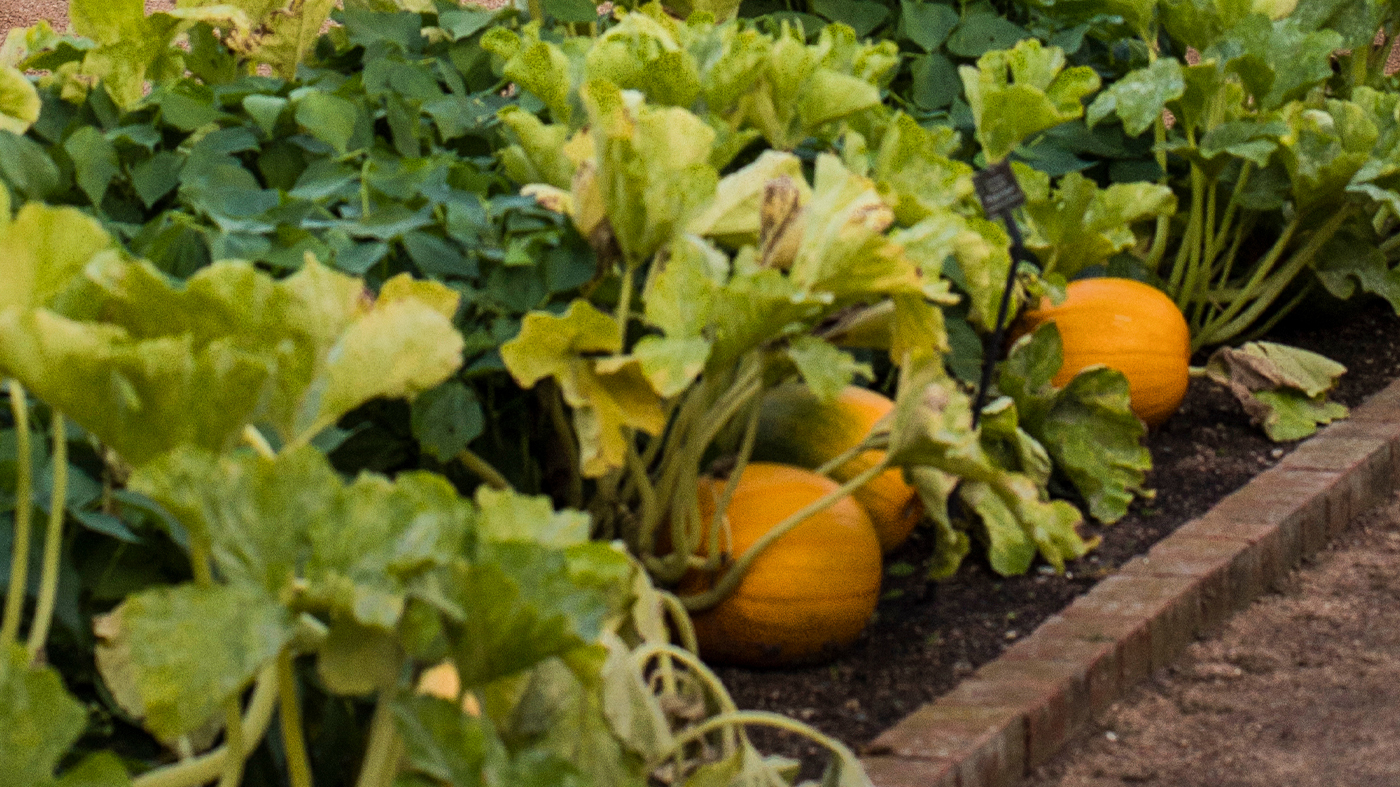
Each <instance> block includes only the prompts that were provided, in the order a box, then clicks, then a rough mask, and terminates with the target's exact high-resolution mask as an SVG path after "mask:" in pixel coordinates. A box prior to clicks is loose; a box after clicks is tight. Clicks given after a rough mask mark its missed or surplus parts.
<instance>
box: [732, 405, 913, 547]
mask: <svg viewBox="0 0 1400 787" xmlns="http://www.w3.org/2000/svg"><path fill="white" fill-rule="evenodd" d="M761 408H762V409H761V411H760V413H759V421H758V438H757V439H756V440H755V441H754V452H753V458H754V459H758V460H762V461H771V462H781V463H784V464H790V465H796V466H798V467H805V468H808V469H816V468H818V467H821V466H822V465H824V464H826V463H827V462H828V461H829V460H831V459H833V458H835V457H837V456H840V455H841V454H843V453H845V452H846V451H849V450H850V449H851V448H854V447H855V446H857V445H859V444H860V441H862V440H864V439H865V437H866V435H868V434H869V433H870V430H871V428H872V427H874V426H875V422H876V421H879V420H880V419H881V418H883V417H884V416H885V414H887V413H889V412H890V411H891V410H893V409H894V402H892V401H890V399H889V398H887V397H885V396H882V395H881V394H879V393H876V392H875V391H871V390H869V389H867V388H861V387H859V386H854V385H852V386H847V387H846V389H845V390H843V391H842V392H841V394H840V395H839V396H837V397H836V399H835V401H831V402H823V401H821V400H819V399H818V398H817V397H816V395H815V394H813V393H812V392H811V390H809V389H808V388H807V386H805V385H801V384H798V383H789V384H786V385H780V386H778V387H777V388H774V389H773V390H772V391H769V392H768V394H767V395H765V396H764V398H763V403H762V405H761ZM884 458H885V452H884V451H865V452H862V453H860V454H858V455H856V456H855V457H854V458H852V459H851V460H849V461H847V462H846V463H845V464H842V465H841V466H840V467H838V468H836V469H835V470H832V471H831V477H832V478H834V479H836V480H837V481H840V482H843V483H844V482H846V481H849V480H851V479H852V478H855V477H856V476H857V475H859V474H861V473H863V472H865V471H866V470H868V469H870V468H871V467H873V466H874V465H875V464H877V463H879V462H881V461H883V460H884ZM852 497H854V498H855V499H856V502H857V503H860V505H861V507H862V508H864V509H865V512H866V513H867V514H869V515H870V520H871V522H873V523H874V525H875V534H876V535H877V536H879V538H880V549H881V551H883V552H890V551H891V550H893V549H895V548H896V547H898V546H899V545H900V544H903V543H904V540H905V539H907V538H908V537H909V534H910V533H911V532H913V530H914V526H915V525H917V524H918V523H919V520H920V519H922V518H923V514H924V509H923V505H922V503H921V501H920V500H919V496H918V492H917V491H916V490H915V489H914V487H912V486H910V485H909V484H906V483H905V482H904V474H903V473H902V472H901V471H900V469H899V468H897V467H896V468H891V469H889V470H886V471H885V472H883V473H881V474H879V475H877V476H875V477H874V478H872V479H870V480H869V481H867V482H865V483H864V484H862V485H861V486H860V488H858V489H856V491H855V492H854V493H853V494H852Z"/></svg>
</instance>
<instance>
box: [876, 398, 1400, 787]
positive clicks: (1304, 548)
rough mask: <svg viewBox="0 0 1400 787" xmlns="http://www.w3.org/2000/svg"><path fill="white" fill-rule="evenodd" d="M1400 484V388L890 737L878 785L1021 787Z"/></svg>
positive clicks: (1132, 565) (880, 748)
mask: <svg viewBox="0 0 1400 787" xmlns="http://www.w3.org/2000/svg"><path fill="white" fill-rule="evenodd" d="M1398 487H1400V380H1397V381H1395V382H1392V383H1391V384H1390V385H1389V386H1387V387H1386V388H1384V389H1383V390H1381V391H1380V392H1379V393H1376V394H1375V395H1373V396H1372V397H1371V398H1370V399H1368V400H1366V402H1365V403H1364V404H1362V405H1361V406H1359V407H1357V408H1355V409H1354V410H1353V411H1352V414H1351V418H1350V419H1348V420H1345V421H1339V422H1337V423H1335V424H1332V425H1330V426H1328V427H1327V428H1325V429H1323V430H1322V431H1320V432H1319V433H1318V434H1317V435H1315V436H1313V437H1312V438H1310V439H1308V440H1307V441H1305V442H1303V443H1302V444H1301V445H1299V446H1298V447H1297V448H1296V449H1294V450H1293V451H1292V452H1291V453H1289V454H1288V455H1287V456H1286V457H1284V458H1283V460H1282V461H1280V462H1279V463H1278V464H1277V465H1275V466H1274V467H1271V468H1269V469H1268V470H1265V471H1264V472H1262V473H1260V474H1259V475H1258V476H1256V477H1255V478H1254V479H1253V480H1252V481H1250V482H1249V483H1248V484H1246V485H1245V486H1244V487H1242V488H1241V489H1239V490H1237V491H1235V492H1233V493H1232V494H1230V495H1229V496H1228V497H1226V498H1224V499H1223V500H1221V501H1220V502H1219V503H1217V504H1216V505H1215V507H1213V508H1211V510H1209V511H1207V512H1206V513H1205V514H1204V515H1202V516H1201V517H1199V518H1197V519H1194V520H1191V521H1190V522H1187V523H1186V524H1184V525H1182V526H1181V527H1179V528H1177V530H1176V531H1175V532H1173V533H1172V534H1170V535H1168V536H1167V537H1166V538H1164V539H1162V540H1161V541H1159V542H1157V544H1156V545H1155V546H1153V547H1152V548H1151V549H1150V550H1148V552H1147V554H1145V555H1140V556H1138V557H1135V558H1133V559H1132V560H1130V561H1128V562H1127V563H1126V564H1124V565H1123V566H1122V567H1121V568H1120V569H1119V570H1118V571H1116V572H1115V573H1114V574H1113V575H1112V576H1109V577H1108V578H1106V579H1104V580H1103V581H1101V582H1099V583H1098V584H1097V585H1095V586H1094V588H1093V589H1091V590H1090V591H1089V592H1088V593H1086V594H1085V595H1083V596H1080V597H1079V598H1078V599H1076V600H1075V601H1074V602H1073V603H1072V604H1070V605H1069V606H1068V607H1066V608H1065V609H1063V610H1061V611H1060V613H1059V614H1057V615H1054V616H1052V617H1050V618H1049V619H1048V620H1046V621H1045V622H1044V623H1043V624H1041V625H1040V627H1039V628H1037V629H1036V630H1035V632H1034V633H1032V634H1031V635H1030V636H1028V637H1026V638H1024V639H1022V640H1021V641H1020V642H1018V643H1017V644H1016V645H1014V646H1012V647H1011V648H1008V649H1007V650H1006V651H1005V652H1003V653H1002V654H1001V656H999V657H998V658H996V659H995V660H993V661H991V662H989V663H987V664H985V665H983V666H982V667H981V668H980V669H978V670H977V671H976V672H974V673H973V674H972V675H971V676H969V677H968V678H967V679H966V680H964V681H963V682H962V683H960V684H959V685H958V686H957V687H956V688H954V689H953V690H952V691H951V692H949V693H947V694H945V695H943V696H942V697H940V698H938V699H937V700H935V701H934V702H931V703H928V704H926V705H924V706H923V707H921V708H919V709H918V710H916V711H914V712H913V713H912V714H910V715H908V716H906V717H905V718H904V719H903V720H902V721H900V722H899V723H898V724H896V725H895V726H893V727H891V728H889V729H888V730H885V731H884V732H883V733H881V734H880V736H879V737H878V738H876V739H875V740H874V741H873V742H872V743H871V744H870V745H869V746H867V747H866V748H865V751H864V753H865V755H866V756H865V757H863V758H862V763H863V764H864V765H865V768H866V772H867V773H868V774H869V775H870V778H871V781H873V782H874V783H875V785H876V787H1012V786H1013V785H1016V784H1019V783H1020V782H1021V780H1022V779H1023V778H1024V777H1025V776H1026V774H1028V773H1029V772H1030V770H1031V769H1032V768H1035V767H1036V766H1038V765H1041V764H1044V763H1045V762H1046V761H1047V760H1049V759H1050V758H1051V757H1053V756H1054V755H1055V753H1056V752H1058V751H1059V750H1060V748H1061V747H1063V746H1064V745H1065V744H1066V743H1068V742H1069V741H1070V740H1071V739H1073V738H1074V737H1075V736H1076V735H1077V734H1078V733H1080V732H1082V731H1083V729H1084V728H1085V727H1087V726H1088V724H1089V721H1090V719H1091V718H1092V717H1093V716H1094V715H1096V714H1098V713H1100V712H1101V711H1103V710H1105V709H1107V708H1108V706H1109V705H1111V704H1112V703H1113V702H1114V701H1115V700H1117V699H1118V698H1120V697H1122V696H1123V695H1124V693H1125V692H1126V691H1127V690H1128V689H1129V688H1130V687H1132V686H1133V685H1134V684H1135V683H1137V682H1138V681H1140V680H1142V679H1143V678H1146V677H1147V676H1148V675H1150V674H1152V672H1153V671H1155V670H1156V669H1157V668H1159V667H1162V666H1165V665H1167V664H1169V663H1171V662H1172V661H1173V660H1174V659H1175V658H1176V657H1177V656H1178V655H1180V653H1181V652H1182V650H1184V649H1185V648H1186V646H1187V645H1189V644H1190V643H1191V642H1192V641H1193V640H1195V639H1196V638H1198V637H1199V636H1201V635H1202V634H1204V633H1206V632H1208V631H1210V630H1211V629H1213V628H1215V627H1216V626H1218V625H1219V624H1221V623H1223V622H1224V621H1225V620H1226V619H1227V618H1228V617H1229V616H1230V615H1232V614H1233V613H1235V612H1237V611H1239V610H1241V609H1243V608H1244V607H1246V606H1248V605H1249V603H1250V602H1251V601H1253V600H1254V599H1255V598H1256V597H1258V596H1260V595H1261V594H1263V593H1264V592H1265V591H1266V590H1268V589H1269V587H1270V586H1272V585H1273V584H1274V583H1275V582H1276V581H1278V580H1280V579H1282V578H1283V577H1284V576H1285V575H1286V574H1287V573H1288V572H1289V571H1291V570H1292V569H1293V567H1294V566H1296V565H1297V564H1298V563H1299V562H1300V561H1301V560H1302V559H1303V558H1304V557H1307V556H1308V555H1311V554H1313V553H1314V552H1316V551H1317V550H1318V549H1320V548H1321V547H1322V546H1323V545H1324V544H1326V543H1327V541H1328V540H1329V539H1331V538H1332V537H1333V536H1335V535H1337V534H1338V533H1340V532H1341V531H1342V530H1344V529H1345V528H1346V526H1347V524H1348V523H1349V522H1350V521H1351V519H1352V517H1354V516H1356V515H1358V514H1361V513H1363V512H1365V511H1366V510H1368V509H1370V508H1373V507H1375V506H1377V505H1379V504H1381V503H1383V502H1384V501H1385V500H1386V499H1388V498H1389V496H1390V495H1391V493H1392V492H1393V491H1395V490H1396V489H1397V488H1398Z"/></svg>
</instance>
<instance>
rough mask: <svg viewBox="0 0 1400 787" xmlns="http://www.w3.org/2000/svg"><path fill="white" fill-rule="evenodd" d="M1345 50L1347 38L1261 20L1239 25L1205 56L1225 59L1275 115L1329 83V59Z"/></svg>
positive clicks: (1256, 18)
mask: <svg viewBox="0 0 1400 787" xmlns="http://www.w3.org/2000/svg"><path fill="white" fill-rule="evenodd" d="M1341 47H1342V36H1341V35H1340V34H1339V33H1337V32H1335V31H1333V30H1320V31H1309V30H1306V29H1304V28H1303V27H1302V26H1301V25H1300V24H1299V23H1298V22H1297V21H1296V20H1292V19H1281V20H1279V21H1277V22H1272V21H1270V20H1269V19H1268V18H1267V17H1264V16H1262V15H1256V16H1251V17H1248V18H1246V19H1245V20H1243V21H1242V22H1240V23H1239V24H1238V25H1236V26H1235V27H1234V28H1233V29H1232V30H1230V31H1229V32H1228V33H1227V34H1226V38H1225V40H1224V41H1222V42H1220V43H1217V44H1216V46H1215V47H1213V48H1212V49H1211V50H1208V51H1206V52H1205V53H1204V54H1205V56H1206V57H1207V58H1210V57H1215V56H1220V57H1221V59H1222V60H1225V61H1226V68H1227V69H1228V70H1229V71H1233V72H1234V73H1236V74H1238V75H1239V77H1240V79H1241V80H1242V81H1243V82H1244V86H1245V89H1246V90H1248V91H1249V93H1250V95H1252V96H1253V97H1254V99H1255V101H1257V102H1258V104H1259V107H1260V108H1261V109H1264V110H1271V109H1277V108H1279V107H1281V106H1283V105H1284V104H1285V103H1287V102H1289V101H1291V100H1294V99H1300V98H1302V97H1303V96H1305V95H1306V94H1307V92H1308V91H1309V90H1311V89H1312V88H1313V87H1314V86H1316V85H1319V84H1321V83H1322V82H1323V81H1325V80H1327V79H1329V78H1330V77H1331V76H1332V68H1331V65H1330V64H1329V61H1328V58H1329V56H1330V55H1331V53H1332V52H1334V51H1336V50H1338V49H1340V48H1341ZM1226 53H1229V55H1230V56H1229V57H1228V58H1226V57H1225V55H1226Z"/></svg>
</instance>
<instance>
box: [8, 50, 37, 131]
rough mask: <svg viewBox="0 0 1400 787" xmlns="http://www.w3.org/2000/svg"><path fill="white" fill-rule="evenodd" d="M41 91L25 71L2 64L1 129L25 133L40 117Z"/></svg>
mask: <svg viewBox="0 0 1400 787" xmlns="http://www.w3.org/2000/svg"><path fill="white" fill-rule="evenodd" d="M42 106H43V102H41V101H40V100H39V91H37V90H35V89H34V85H33V83H31V82H30V81H29V77H26V76H25V75H24V72H23V71H20V70H19V69H18V68H14V67H12V66H8V65H0V131H8V132H10V133H11V134H23V133H24V132H26V131H28V130H29V127H30V126H32V125H34V121H36V120H38V119H39V109H40V108H41V107H42Z"/></svg>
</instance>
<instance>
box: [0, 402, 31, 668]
mask: <svg viewBox="0 0 1400 787" xmlns="http://www.w3.org/2000/svg"><path fill="white" fill-rule="evenodd" d="M8 387H9V393H10V413H11V414H12V415H13V416H14V421H15V451H16V453H17V454H18V457H17V461H16V462H15V536H14V546H13V547H12V551H11V553H10V587H9V589H8V590H7V591H6V593H5V621H4V624H3V625H0V652H4V651H7V650H9V648H10V646H11V645H13V644H14V643H15V642H16V641H17V640H18V639H19V619H20V617H21V616H23V615H24V598H25V595H26V594H27V592H28V590H29V536H30V529H31V527H32V518H33V513H34V507H33V505H32V504H31V503H30V497H31V496H32V495H33V494H34V465H33V461H32V460H33V456H32V454H31V453H30V452H31V450H32V449H31V446H30V440H29V401H28V399H26V398H25V393H24V386H22V385H20V384H19V381H18V380H13V379H12V380H10V381H9V383H8Z"/></svg>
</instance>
